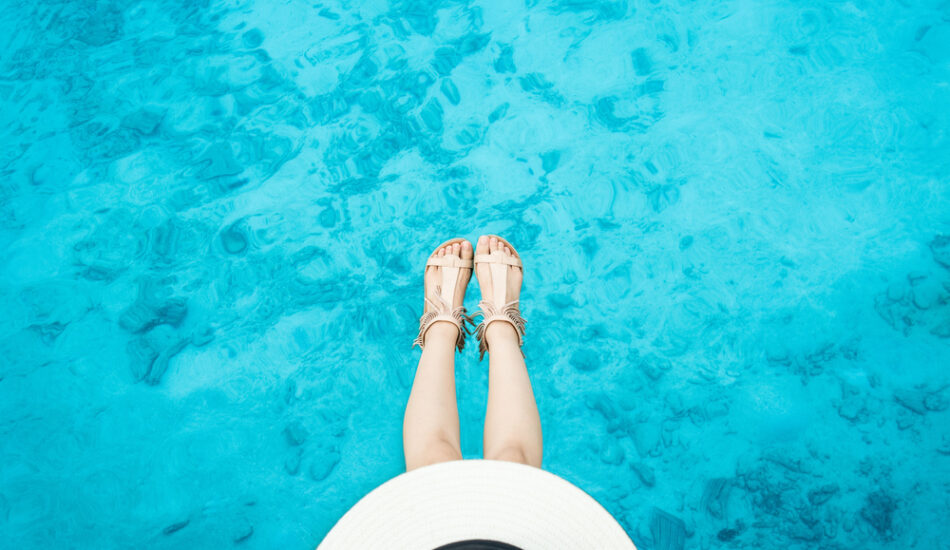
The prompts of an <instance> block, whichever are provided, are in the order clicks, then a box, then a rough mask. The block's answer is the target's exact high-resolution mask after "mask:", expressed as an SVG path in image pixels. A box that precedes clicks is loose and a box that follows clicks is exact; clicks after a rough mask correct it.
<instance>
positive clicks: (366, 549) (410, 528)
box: [318, 460, 635, 550]
mask: <svg viewBox="0 0 950 550" xmlns="http://www.w3.org/2000/svg"><path fill="white" fill-rule="evenodd" d="M460 541H496V543H495V544H494V545H492V544H491V543H490V542H483V545H482V546H476V545H471V546H466V545H458V546H455V545H452V543H457V542H460ZM498 543H504V544H498ZM446 545H450V546H449V548H460V549H461V548H473V549H474V548H485V549H488V548H497V549H498V550H501V549H509V550H510V549H511V548H512V547H514V548H516V549H521V550H557V549H560V548H564V549H571V550H585V549H590V550H614V549H616V550H635V549H634V546H633V543H632V542H631V541H630V538H629V537H627V534H626V533H625V532H624V530H623V528H621V527H620V525H619V524H618V523H617V521H616V520H615V519H614V518H613V517H611V515H610V514H609V513H608V512H607V510H605V509H604V508H603V507H602V506H601V505H600V504H598V503H597V501H596V500H594V499H593V498H592V497H591V496H590V495H588V494H587V493H585V492H584V491H582V490H581V489H579V488H578V487H576V486H574V485H572V484H571V483H570V482H568V481H566V480H564V479H562V478H560V477H558V476H556V475H554V474H552V473H549V472H546V471H544V470H541V469H539V468H534V467H531V466H526V465H524V464H518V463H515V462H505V461H497V460H453V461H450V462H441V463H438V464H433V465H431V466H425V467H423V468H418V469H416V470H413V471H411V472H407V473H404V474H402V475H399V476H396V477H395V478H393V479H391V480H389V481H387V482H386V483H384V484H382V485H380V486H379V487H377V488H376V489H375V490H373V491H372V492H371V493H369V494H368V495H366V496H365V497H363V499H362V500H360V501H359V502H357V503H356V504H355V505H354V506H353V507H352V508H351V509H350V510H349V511H348V512H347V513H346V514H345V515H344V516H343V517H342V518H341V519H340V521H339V522H337V524H336V525H335V526H334V527H333V529H332V530H330V532H329V534H327V536H326V538H325V539H324V540H323V542H322V543H321V544H320V546H319V547H318V550H374V549H377V548H378V549H386V550H390V549H392V550H433V549H436V548H439V547H442V546H446Z"/></svg>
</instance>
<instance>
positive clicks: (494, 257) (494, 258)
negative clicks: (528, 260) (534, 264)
mask: <svg viewBox="0 0 950 550" xmlns="http://www.w3.org/2000/svg"><path fill="white" fill-rule="evenodd" d="M482 263H484V264H505V265H513V266H515V267H521V266H522V265H521V258H518V257H517V256H509V255H507V254H500V253H498V252H492V253H491V254H476V255H475V264H476V265H477V264H482Z"/></svg>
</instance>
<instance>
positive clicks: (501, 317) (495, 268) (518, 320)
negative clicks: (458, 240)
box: [469, 235, 525, 361]
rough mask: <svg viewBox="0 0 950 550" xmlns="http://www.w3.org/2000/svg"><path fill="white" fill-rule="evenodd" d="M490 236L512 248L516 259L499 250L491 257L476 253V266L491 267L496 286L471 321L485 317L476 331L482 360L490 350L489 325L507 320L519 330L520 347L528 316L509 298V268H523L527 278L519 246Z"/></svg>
mask: <svg viewBox="0 0 950 550" xmlns="http://www.w3.org/2000/svg"><path fill="white" fill-rule="evenodd" d="M487 237H488V238H489V239H491V238H492V237H494V238H496V239H498V240H499V241H501V242H502V243H504V244H505V246H507V247H508V248H510V249H511V252H512V254H513V256H508V255H506V254H502V253H501V252H499V251H497V250H492V251H490V252H489V253H488V254H479V253H478V252H477V251H476V253H475V265H478V264H481V263H484V264H489V266H488V267H489V269H490V270H491V286H492V295H491V296H488V297H487V299H486V296H484V295H482V301H481V302H479V303H478V307H479V308H480V309H479V310H478V311H476V312H475V313H474V314H473V315H472V316H471V317H469V319H474V318H475V317H478V316H481V318H482V322H481V323H479V324H478V326H477V327H476V328H475V337H476V338H478V351H479V355H478V360H479V361H481V360H482V358H484V357H485V352H486V351H488V340H487V339H486V338H485V331H486V330H487V329H488V325H490V324H492V323H494V322H495V321H504V322H506V323H510V324H511V326H513V327H515V332H517V333H518V345H519V346H522V345H524V326H525V320H524V317H522V316H521V311H520V310H519V309H518V300H512V301H510V302H509V301H508V298H507V296H508V266H515V267H520V268H521V271H522V276H524V273H523V272H524V267H523V265H522V263H521V256H520V255H519V254H518V251H517V250H515V247H513V246H511V243H509V242H508V241H506V240H505V239H502V238H501V237H499V236H498V235H487ZM473 324H474V321H473ZM521 355H524V350H521Z"/></svg>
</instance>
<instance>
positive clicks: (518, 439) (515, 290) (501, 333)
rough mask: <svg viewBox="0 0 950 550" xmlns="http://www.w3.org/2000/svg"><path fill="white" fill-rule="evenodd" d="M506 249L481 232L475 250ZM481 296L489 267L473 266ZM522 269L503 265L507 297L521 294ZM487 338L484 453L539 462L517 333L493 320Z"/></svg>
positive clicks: (537, 421)
mask: <svg viewBox="0 0 950 550" xmlns="http://www.w3.org/2000/svg"><path fill="white" fill-rule="evenodd" d="M492 249H494V250H500V251H503V252H504V253H505V254H509V255H510V254H511V250H510V249H508V248H507V247H506V246H505V245H504V243H501V242H499V241H498V240H497V239H489V238H487V237H481V238H480V239H478V244H477V245H476V253H478V254H487V253H488V252H489V251H490V250H492ZM476 271H477V274H478V285H479V287H480V289H481V292H482V296H491V295H492V292H491V272H490V270H489V268H488V266H484V265H479V266H477V268H476ZM521 278H522V273H521V269H520V268H517V267H509V268H508V290H507V295H506V296H507V299H508V301H512V300H516V299H518V296H519V295H520V293H521ZM485 338H487V339H488V407H487V410H486V411H485V439H484V447H485V458H487V459H491V460H509V461H512V462H521V463H523V464H529V465H531V466H536V467H538V468H540V467H541V455H542V438H541V417H540V415H539V414H538V405H537V403H535V400H534V392H533V391H532V389H531V380H530V378H529V377H528V368H527V366H526V365H525V362H524V356H522V355H521V348H520V347H519V346H518V334H517V333H516V332H515V328H514V327H513V326H511V325H510V324H509V323H505V322H494V323H492V324H491V325H489V326H488V328H487V329H486V331H485Z"/></svg>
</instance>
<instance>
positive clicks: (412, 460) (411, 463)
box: [406, 440, 462, 472]
mask: <svg viewBox="0 0 950 550" xmlns="http://www.w3.org/2000/svg"><path fill="white" fill-rule="evenodd" d="M450 460H462V452H461V451H460V450H459V448H458V447H456V446H455V445H453V444H452V443H449V442H448V441H443V440H437V441H434V442H432V443H429V444H427V445H426V446H425V447H424V448H423V449H421V450H420V451H419V452H418V453H413V454H411V455H410V454H409V453H406V471H407V472H408V471H410V470H415V469H416V468H421V467H423V466H428V465H430V464H437V463H439V462H448V461H450Z"/></svg>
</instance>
